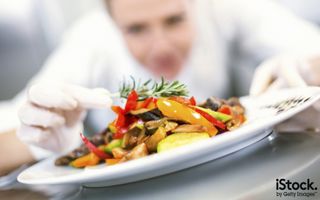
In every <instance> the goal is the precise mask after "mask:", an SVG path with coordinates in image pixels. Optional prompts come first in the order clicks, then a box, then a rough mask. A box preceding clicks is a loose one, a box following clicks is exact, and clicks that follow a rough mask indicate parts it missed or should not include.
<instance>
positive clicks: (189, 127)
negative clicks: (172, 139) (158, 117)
mask: <svg viewBox="0 0 320 200" xmlns="http://www.w3.org/2000/svg"><path fill="white" fill-rule="evenodd" d="M206 131H207V128H206V127H204V126H202V125H198V124H183V125H180V126H178V127H177V128H175V129H173V130H172V132H173V133H201V132H202V133H203V132H206Z"/></svg>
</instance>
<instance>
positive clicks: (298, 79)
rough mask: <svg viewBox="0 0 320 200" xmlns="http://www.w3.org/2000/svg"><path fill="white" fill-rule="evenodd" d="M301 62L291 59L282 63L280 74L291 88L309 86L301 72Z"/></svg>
mask: <svg viewBox="0 0 320 200" xmlns="http://www.w3.org/2000/svg"><path fill="white" fill-rule="evenodd" d="M299 64H300V62H297V61H293V60H290V59H287V60H283V61H282V63H281V68H280V73H281V75H282V76H281V77H283V78H284V79H285V81H286V82H287V84H288V86H289V87H305V86H307V84H306V82H305V81H304V79H303V77H302V75H301V73H300V71H299V66H298V65H299Z"/></svg>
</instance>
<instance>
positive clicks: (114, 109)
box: [111, 106, 124, 114]
mask: <svg viewBox="0 0 320 200" xmlns="http://www.w3.org/2000/svg"><path fill="white" fill-rule="evenodd" d="M111 109H112V111H113V112H114V113H116V114H119V113H122V114H124V110H123V109H122V108H121V107H120V106H111Z"/></svg>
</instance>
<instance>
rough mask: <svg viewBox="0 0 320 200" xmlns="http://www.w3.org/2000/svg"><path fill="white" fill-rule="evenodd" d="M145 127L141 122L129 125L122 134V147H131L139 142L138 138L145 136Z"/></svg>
mask: <svg viewBox="0 0 320 200" xmlns="http://www.w3.org/2000/svg"><path fill="white" fill-rule="evenodd" d="M145 132H146V130H145V128H144V126H143V125H142V126H141V124H136V125H134V126H132V127H131V129H129V130H128V131H127V132H126V133H125V134H124V136H123V141H122V148H125V149H131V148H133V147H135V146H136V145H137V144H139V140H141V138H143V137H144V136H145Z"/></svg>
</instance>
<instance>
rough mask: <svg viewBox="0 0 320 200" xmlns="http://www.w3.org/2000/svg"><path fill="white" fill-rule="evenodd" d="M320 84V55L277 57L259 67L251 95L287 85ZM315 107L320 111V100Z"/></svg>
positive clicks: (252, 84) (254, 77)
mask: <svg viewBox="0 0 320 200" xmlns="http://www.w3.org/2000/svg"><path fill="white" fill-rule="evenodd" d="M308 85H310V86H320V55H316V56H310V57H304V58H301V57H300V58H296V57H289V56H282V57H276V58H273V59H270V60H267V61H266V62H264V63H262V64H261V65H260V66H258V67H257V69H256V71H255V74H254V76H253V81H252V83H251V88H250V95H259V94H261V93H263V92H267V91H270V90H275V89H280V88H285V87H304V86H308ZM314 107H315V108H316V109H317V110H319V111H320V102H317V103H316V104H315V105H314Z"/></svg>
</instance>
